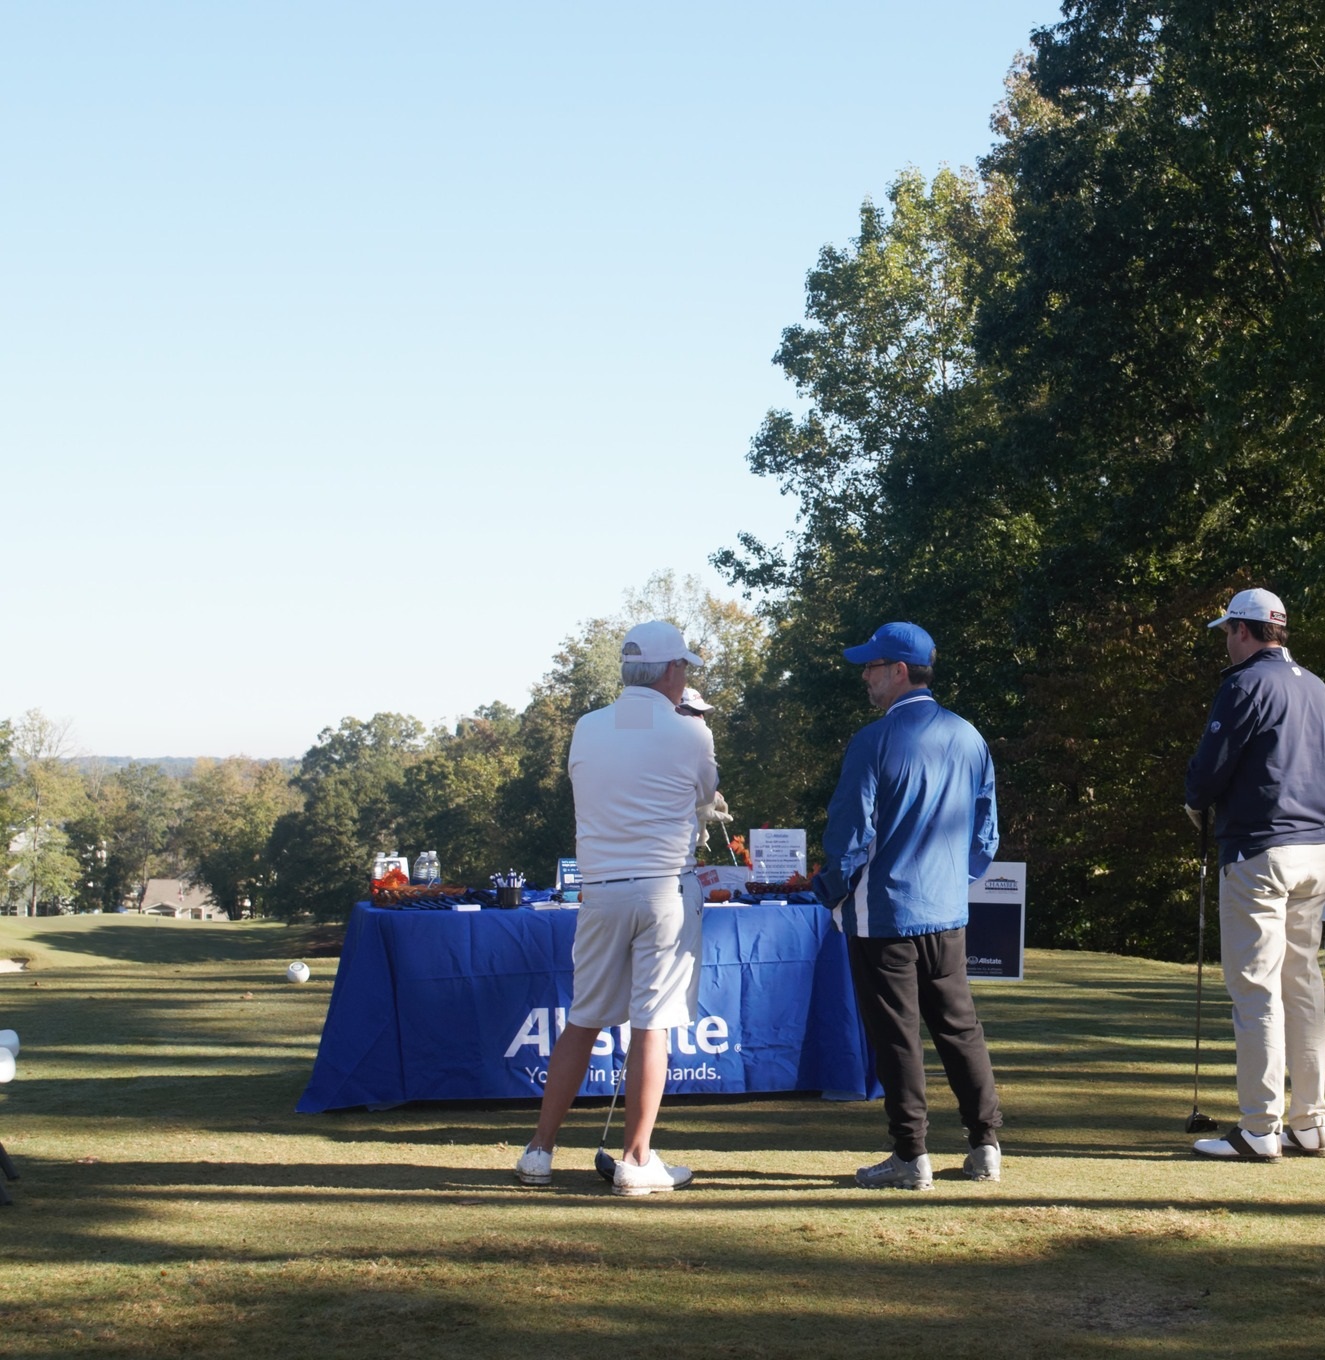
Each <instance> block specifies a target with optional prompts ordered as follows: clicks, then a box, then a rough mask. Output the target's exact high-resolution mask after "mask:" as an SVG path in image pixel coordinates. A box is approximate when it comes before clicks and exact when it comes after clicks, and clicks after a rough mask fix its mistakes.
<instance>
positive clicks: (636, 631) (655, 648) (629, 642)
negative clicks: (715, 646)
mask: <svg viewBox="0 0 1325 1360" xmlns="http://www.w3.org/2000/svg"><path fill="white" fill-rule="evenodd" d="M621 659H622V661H688V662H689V663H690V664H691V665H692V666H702V665H703V664H704V658H703V657H700V656H696V655H695V653H694V652H692V651H690V650H689V648H687V647H686V640H685V638H683V637H682V636H681V630H680V629H679V628H678V627H677V626H676V625H675V624H674V623H668V622H667V621H666V620H665V619H651V620H650V621H649V622H648V623H637V624H636V625H635V626H634V627H633V628H632V629H631V630H630V632H628V633H627V634H626V636H625V637H624V638H623V639H622V640H621Z"/></svg>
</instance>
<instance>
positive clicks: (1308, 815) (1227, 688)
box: [1187, 647, 1325, 866]
mask: <svg viewBox="0 0 1325 1360" xmlns="http://www.w3.org/2000/svg"><path fill="white" fill-rule="evenodd" d="M1223 677H1224V682H1223V684H1222V685H1220V687H1219V693H1218V694H1216V695H1215V702H1214V704H1213V705H1212V707H1211V709H1210V719H1209V721H1208V722H1207V723H1206V725H1205V732H1204V734H1203V735H1202V737H1201V742H1200V745H1199V746H1197V748H1196V754H1195V755H1194V756H1193V757H1192V758H1191V762H1190V764H1189V765H1188V766H1187V802H1188V805H1189V806H1191V807H1194V808H1196V809H1197V811H1204V810H1205V809H1206V808H1208V807H1209V806H1210V805H1211V804H1214V808H1215V836H1216V837H1217V838H1218V840H1219V863H1220V865H1221V866H1222V865H1225V864H1229V863H1232V862H1234V861H1235V860H1239V859H1250V858H1251V857H1252V856H1253V855H1259V854H1260V853H1261V852H1262V851H1264V850H1269V849H1270V848H1271V847H1272V846H1276V845H1320V844H1325V682H1322V681H1321V679H1320V677H1319V676H1316V675H1313V674H1312V673H1311V672H1310V671H1309V670H1306V669H1305V668H1303V667H1302V666H1299V665H1298V664H1297V663H1296V662H1295V661H1294V660H1293V658H1292V656H1291V655H1289V653H1288V652H1287V650H1286V649H1283V648H1279V647H1265V648H1263V649H1262V650H1261V651H1259V652H1257V653H1256V654H1255V655H1254V656H1250V657H1248V658H1247V659H1246V661H1243V662H1241V663H1240V664H1239V665H1236V666H1229V667H1227V668H1226V669H1225V670H1224V671H1223Z"/></svg>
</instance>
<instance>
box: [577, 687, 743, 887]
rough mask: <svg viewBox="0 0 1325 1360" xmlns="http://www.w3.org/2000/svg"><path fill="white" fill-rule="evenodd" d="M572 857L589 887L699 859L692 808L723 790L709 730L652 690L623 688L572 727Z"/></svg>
mask: <svg viewBox="0 0 1325 1360" xmlns="http://www.w3.org/2000/svg"><path fill="white" fill-rule="evenodd" d="M569 766H570V780H571V786H572V788H573V789H574V790H575V854H576V859H577V861H578V865H579V870H580V876H581V877H582V878H583V879H584V880H585V882H586V883H593V882H601V881H602V880H603V879H610V878H629V877H635V876H643V875H654V874H657V875H662V874H675V873H680V872H681V870H682V869H686V868H690V867H692V866H693V865H694V862H695V840H696V837H697V835H698V823H697V822H696V820H695V809H696V808H699V807H702V806H703V805H704V804H705V803H711V802H712V801H713V798H714V795H715V794H716V793H717V791H718V767H717V764H716V762H715V761H714V759H713V734H712V733H711V732H710V731H709V730H708V725H707V724H706V723H704V722H702V721H700V720H699V719H698V718H686V717H682V716H681V715H680V714H679V713H677V711H676V708H675V706H674V705H673V703H672V701H671V700H670V699H668V698H667V696H666V695H665V694H660V693H659V692H658V691H657V690H656V689H648V688H646V687H644V686H641V685H627V686H626V688H625V689H623V690H622V691H621V697H620V698H619V699H617V701H616V702H615V703H614V704H609V705H608V706H607V707H606V708H598V709H595V710H594V711H593V712H592V713H586V714H585V715H584V717H582V718H581V719H580V720H579V722H577V723H576V724H575V735H574V736H573V737H572V738H571V744H570V761H569Z"/></svg>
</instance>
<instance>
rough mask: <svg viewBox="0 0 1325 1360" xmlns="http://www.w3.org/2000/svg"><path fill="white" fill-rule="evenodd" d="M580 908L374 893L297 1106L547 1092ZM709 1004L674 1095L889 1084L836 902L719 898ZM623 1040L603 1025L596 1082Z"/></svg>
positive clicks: (601, 1091) (679, 1069)
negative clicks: (854, 987)
mask: <svg viewBox="0 0 1325 1360" xmlns="http://www.w3.org/2000/svg"><path fill="white" fill-rule="evenodd" d="M575 920H576V913H575V912H574V911H534V910H533V909H531V908H526V907H521V908H517V909H515V910H511V911H496V910H494V911H476V912H451V911H435V912H411V911H391V910H382V909H379V908H376V907H371V906H369V905H367V904H366V903H360V904H359V905H358V906H356V907H355V909H354V913H353V915H352V916H351V918H350V923H349V927H348V930H347V932H346V937H345V948H344V950H343V952H342V954H341V961H340V969H339V971H338V973H337V975H336V984H335V987H334V988H333V990H332V994H331V1005H330V1008H329V1009H328V1012H327V1019H326V1024H325V1026H324V1027H323V1030H322V1041H321V1044H320V1045H319V1047H318V1054H317V1060H316V1062H315V1063H314V1065H313V1075H312V1078H311V1080H310V1081H309V1083H308V1088H307V1089H306V1090H305V1091H304V1094H303V1096H302V1097H301V1099H300V1101H299V1104H298V1109H299V1110H301V1111H304V1112H306V1113H316V1112H319V1111H322V1110H332V1109H342V1108H345V1107H349V1106H356V1105H376V1106H384V1105H395V1104H400V1103H402V1102H404V1101H410V1100H480V1099H517V1098H529V1097H531V1096H538V1095H540V1094H541V1093H542V1084H543V1082H544V1081H545V1080H546V1074H547V1058H548V1054H549V1053H550V1051H551V1047H552V1044H553V1043H554V1042H555V1040H556V1036H557V1034H558V1033H559V1032H560V1030H561V1027H562V1026H563V1025H564V1023H565V1014H566V1010H567V1008H568V1007H569V1005H570V1000H571V945H572V942H573V939H574V934H575ZM699 1015H700V1019H699V1021H698V1022H697V1023H696V1024H695V1025H693V1026H690V1027H688V1028H686V1029H684V1030H673V1031H672V1032H671V1036H670V1039H671V1055H672V1056H671V1068H670V1074H669V1080H668V1083H667V1089H668V1091H669V1092H671V1093H682V1094H692V1095H720V1094H731V1093H738V1092H747V1091H828V1092H831V1093H833V1094H834V1095H840V1096H844V1097H855V1098H865V1097H867V1096H870V1097H873V1096H877V1095H878V1094H879V1093H880V1088H879V1085H878V1081H877V1079H876V1077H875V1076H874V1072H873V1065H872V1062H871V1060H870V1056H869V1051H868V1048H867V1045H866V1041H865V1037H864V1031H863V1029H862V1027H861V1024H860V1019H859V1016H858V1014H857V1011H856V1003H855V998H854V996H853V994H852V991H851V977H850V972H849V970H848V966H847V955H846V946H845V942H844V940H843V938H842V936H841V935H840V934H838V932H837V931H836V930H835V929H834V928H833V924H832V920H831V918H830V916H829V914H828V912H827V911H825V910H824V909H823V908H822V907H819V906H810V905H789V906H785V907H753V906H752V907H706V908H705V909H704V952H703V962H702V970H701V974H700V987H699ZM625 1037H628V1035H627V1036H625ZM624 1048H625V1045H624V1043H623V1036H622V1035H621V1034H620V1033H619V1032H618V1031H615V1030H614V1031H612V1032H610V1033H604V1035H603V1036H601V1037H600V1040H599V1045H598V1050H596V1051H595V1056H594V1059H593V1061H592V1062H591V1063H590V1067H589V1075H588V1077H587V1078H586V1080H585V1084H584V1086H583V1087H582V1088H581V1091H582V1094H585V1095H611V1093H612V1089H613V1082H614V1081H615V1080H617V1074H618V1072H619V1069H620V1065H621V1059H622V1055H623V1052H624ZM599 1050H601V1051H599Z"/></svg>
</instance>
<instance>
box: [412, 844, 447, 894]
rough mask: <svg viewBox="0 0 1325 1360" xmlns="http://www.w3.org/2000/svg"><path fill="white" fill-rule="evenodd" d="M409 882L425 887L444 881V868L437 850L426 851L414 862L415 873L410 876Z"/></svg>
mask: <svg viewBox="0 0 1325 1360" xmlns="http://www.w3.org/2000/svg"><path fill="white" fill-rule="evenodd" d="M409 881H410V882H411V883H417V884H420V885H423V886H427V885H430V884H433V883H440V882H441V881H442V866H441V862H440V861H439V860H438V858H437V851H436V850H425V851H424V852H423V853H422V854H421V855H420V856H419V857H418V859H416V860H415V861H414V872H413V873H412V874H411V875H410V877H409Z"/></svg>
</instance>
